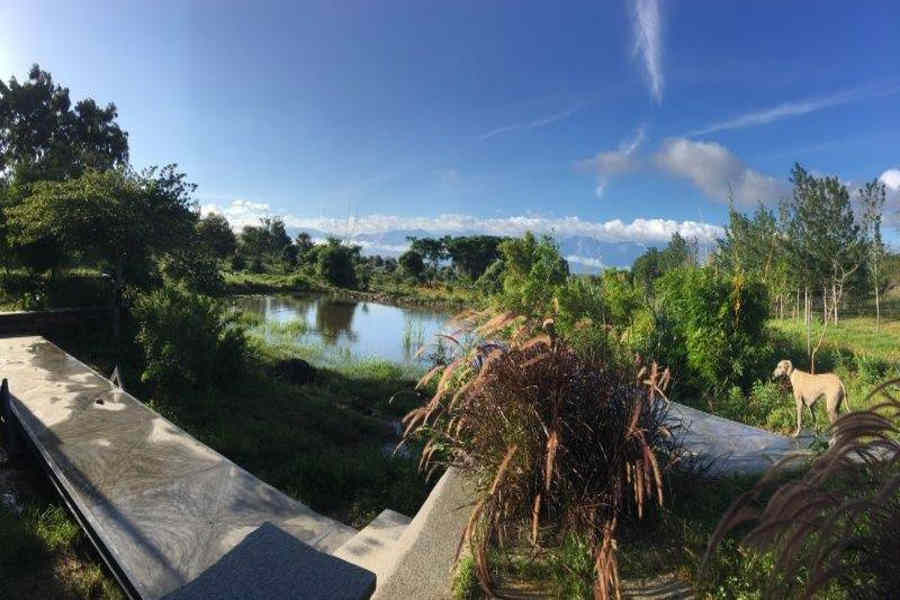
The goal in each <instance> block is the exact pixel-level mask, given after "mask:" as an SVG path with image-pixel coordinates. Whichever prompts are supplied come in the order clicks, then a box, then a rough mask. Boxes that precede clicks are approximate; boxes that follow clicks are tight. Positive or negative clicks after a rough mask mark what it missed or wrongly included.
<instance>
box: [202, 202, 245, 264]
mask: <svg viewBox="0 0 900 600" xmlns="http://www.w3.org/2000/svg"><path fill="white" fill-rule="evenodd" d="M197 235H198V236H199V238H200V243H201V244H202V245H203V247H204V248H205V249H206V250H207V251H208V252H209V253H210V254H212V255H213V256H215V257H216V258H219V259H226V258H228V257H230V256H231V255H232V254H234V252H235V250H237V236H236V235H235V234H234V231H233V230H232V229H231V225H229V224H228V220H227V219H226V218H225V217H224V216H222V215H220V214H218V213H209V214H208V215H206V216H205V217H203V218H202V219H200V221H199V222H198V223H197Z"/></svg>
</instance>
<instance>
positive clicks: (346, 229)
mask: <svg viewBox="0 0 900 600" xmlns="http://www.w3.org/2000/svg"><path fill="white" fill-rule="evenodd" d="M202 212H203V214H204V215H205V214H208V213H210V212H217V213H220V214H223V215H224V216H225V217H226V218H227V219H228V221H229V222H230V223H231V225H232V227H233V228H235V229H239V228H240V227H242V226H243V225H246V224H255V223H257V222H258V221H259V218H261V217H264V216H269V215H271V214H272V213H271V212H270V211H269V207H268V206H267V205H265V204H260V203H254V202H246V201H235V202H233V203H232V204H231V205H229V206H224V207H219V206H217V205H214V204H206V205H204V206H203V207H202ZM281 217H282V218H283V219H284V222H285V224H286V225H287V226H288V227H292V228H297V229H308V230H315V231H322V232H327V233H330V234H334V235H337V236H341V237H347V238H351V239H352V238H353V237H354V236H359V235H364V234H385V233H390V232H395V231H411V230H423V231H427V232H429V233H431V234H441V235H443V234H451V235H467V234H473V233H483V234H490V235H508V236H518V235H522V234H524V233H525V232H526V231H532V232H534V233H548V234H551V235H554V236H557V237H570V236H584V237H589V238H593V239H596V240H598V241H603V242H635V243H642V244H657V243H663V242H666V241H668V240H669V239H670V238H671V237H672V234H674V233H676V232H677V233H679V234H680V235H682V236H684V237H686V238H689V239H692V238H696V239H697V240H699V241H700V242H711V241H713V240H715V239H716V238H718V237H721V236H722V228H721V227H719V226H718V225H713V224H711V223H700V222H697V221H674V220H671V219H657V218H649V219H634V220H633V221H632V222H631V223H625V222H623V221H621V220H620V219H613V220H611V221H588V220H584V219H581V218H579V217H541V216H532V215H520V216H511V217H492V218H482V217H477V216H473V215H461V214H446V215H439V216H436V217H401V216H396V215H377V214H373V215H365V216H359V217H351V218H349V219H337V218H331V217H301V216H296V215H290V214H287V215H281Z"/></svg>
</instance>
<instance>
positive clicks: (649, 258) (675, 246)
mask: <svg viewBox="0 0 900 600" xmlns="http://www.w3.org/2000/svg"><path fill="white" fill-rule="evenodd" d="M697 265H698V257H697V243H696V240H694V241H688V240H686V239H685V238H684V237H682V236H681V234H679V233H678V232H677V231H676V232H675V233H673V234H672V238H671V239H670V240H669V243H668V244H666V247H665V248H663V249H662V250H659V249H657V248H648V249H647V251H646V252H644V253H643V254H641V255H640V256H638V257H637V258H636V259H635V260H634V263H633V264H632V267H631V272H632V273H633V274H634V279H633V280H634V281H635V283H638V284H640V286H641V288H643V289H644V291H645V292H646V293H648V294H649V293H651V292H652V290H653V282H654V281H656V280H657V279H659V278H660V277H661V276H663V275H665V274H666V273H668V272H669V271H672V270H674V269H677V268H679V267H684V266H693V267H696V266H697Z"/></svg>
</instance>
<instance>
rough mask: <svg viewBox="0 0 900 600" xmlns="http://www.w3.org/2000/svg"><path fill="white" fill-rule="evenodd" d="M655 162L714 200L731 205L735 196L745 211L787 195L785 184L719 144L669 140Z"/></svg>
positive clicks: (736, 202) (678, 139)
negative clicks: (730, 200)
mask: <svg viewBox="0 0 900 600" xmlns="http://www.w3.org/2000/svg"><path fill="white" fill-rule="evenodd" d="M655 162H656V164H657V166H658V167H659V168H661V169H662V170H663V171H666V172H667V173H670V174H672V175H675V176H677V177H684V178H686V179H688V180H690V182H691V183H693V184H694V185H695V186H697V187H698V188H699V189H700V190H701V191H703V193H705V194H706V195H707V196H709V197H710V198H712V199H713V200H717V201H719V202H728V200H729V197H731V199H733V200H734V202H735V204H736V205H738V206H740V207H743V208H748V207H752V206H755V205H756V204H758V203H760V202H762V203H771V202H774V201H776V200H778V199H779V198H780V197H781V196H782V195H783V194H784V193H785V192H786V189H785V187H784V184H783V183H782V182H779V181H778V180H776V179H775V178H774V177H772V176H770V175H765V174H763V173H760V172H758V171H754V170H753V169H750V168H749V167H747V166H746V165H745V164H744V163H743V162H742V161H741V160H740V159H739V158H738V157H737V156H735V155H734V154H733V153H732V152H730V151H729V150H728V149H727V148H725V146H722V145H721V144H717V143H715V142H697V141H693V140H689V139H686V138H672V139H668V140H666V141H665V142H663V145H662V148H661V149H660V150H659V152H657V153H656V156H655Z"/></svg>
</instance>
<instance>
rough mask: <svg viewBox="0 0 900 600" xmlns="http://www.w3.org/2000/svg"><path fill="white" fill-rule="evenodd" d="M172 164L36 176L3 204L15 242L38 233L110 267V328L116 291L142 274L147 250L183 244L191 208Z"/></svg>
mask: <svg viewBox="0 0 900 600" xmlns="http://www.w3.org/2000/svg"><path fill="white" fill-rule="evenodd" d="M195 188H196V186H194V185H193V184H190V183H187V182H186V181H185V175H184V174H183V173H179V172H177V171H176V165H168V166H166V167H163V168H162V169H157V168H156V167H153V168H150V169H147V170H145V171H143V172H142V173H140V174H136V173H134V172H132V171H127V170H125V169H121V168H120V169H112V170H108V171H97V170H94V169H91V168H88V169H87V170H86V171H85V172H84V174H82V175H81V176H80V177H77V178H74V179H68V180H66V181H61V182H53V181H39V182H36V183H35V184H34V185H33V186H32V193H31V194H30V195H29V196H27V197H26V198H25V200H24V201H23V202H22V203H21V204H19V205H18V206H14V207H12V208H10V209H9V218H10V221H11V222H12V224H13V225H14V227H15V231H16V235H17V239H16V240H15V241H17V242H19V243H25V244H28V243H32V242H34V241H36V240H41V239H44V238H46V237H52V238H54V239H57V240H60V242H61V243H62V245H63V247H65V248H67V249H69V250H71V251H73V252H81V253H85V254H86V255H89V256H92V257H94V258H96V259H97V260H99V261H100V262H101V263H103V264H105V265H107V266H108V267H109V268H110V270H111V271H112V273H111V275H110V277H111V279H112V283H113V302H112V304H113V311H114V312H113V330H114V333H115V335H116V336H118V333H119V315H120V308H121V307H120V295H121V292H122V290H123V288H124V287H125V285H126V284H128V283H135V282H141V281H143V280H146V276H147V271H148V270H149V269H150V268H151V267H150V265H151V264H152V262H151V260H150V259H151V258H152V257H153V256H154V255H162V254H165V253H167V252H171V251H172V250H173V249H176V248H180V247H183V246H184V245H186V244H188V243H189V242H190V240H191V238H192V236H193V234H194V227H195V224H196V220H197V215H196V213H195V212H194V211H193V208H194V205H193V202H192V200H191V194H192V193H193V191H194V189H195Z"/></svg>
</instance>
